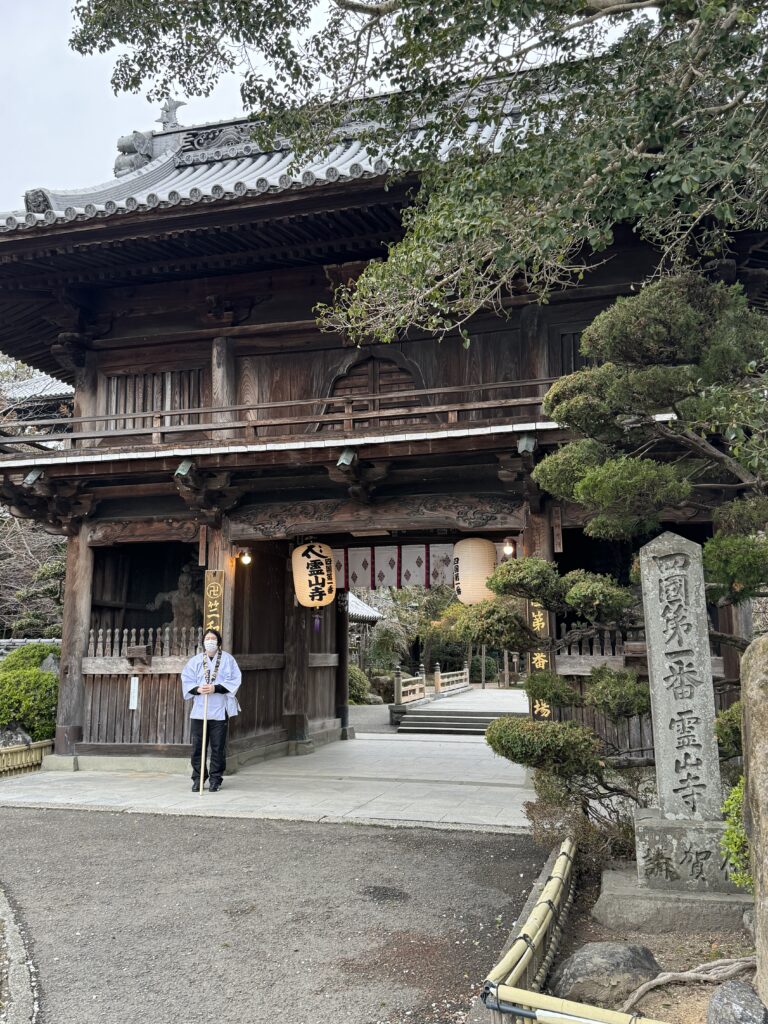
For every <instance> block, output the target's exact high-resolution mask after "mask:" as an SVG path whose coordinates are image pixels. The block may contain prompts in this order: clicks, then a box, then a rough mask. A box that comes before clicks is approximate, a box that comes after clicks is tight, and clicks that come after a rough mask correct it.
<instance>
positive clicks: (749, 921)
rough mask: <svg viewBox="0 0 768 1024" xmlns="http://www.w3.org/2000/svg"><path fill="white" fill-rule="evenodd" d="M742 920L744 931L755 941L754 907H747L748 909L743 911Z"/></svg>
mask: <svg viewBox="0 0 768 1024" xmlns="http://www.w3.org/2000/svg"><path fill="white" fill-rule="evenodd" d="M742 921H743V922H744V931H745V932H747V934H748V935H749V937H750V938H751V939H752V941H753V942H754V941H755V908H754V907H749V909H748V910H745V911H744V916H743V917H742Z"/></svg>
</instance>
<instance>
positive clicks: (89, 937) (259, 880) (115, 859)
mask: <svg viewBox="0 0 768 1024" xmlns="http://www.w3.org/2000/svg"><path fill="white" fill-rule="evenodd" d="M0 833H2V835H3V836H4V837H8V839H6V840H5V841H4V843H3V854H2V861H1V862H0V886H2V887H3V888H4V889H5V890H6V891H7V893H8V895H9V896H10V897H11V899H12V900H13V901H14V903H15V905H16V906H17V907H18V908H19V910H20V914H21V925H22V927H24V928H25V930H26V934H27V938H28V942H29V944H30V948H31V955H32V959H33V961H34V963H35V966H36V967H37V969H38V971H39V981H40V990H41V1006H42V1012H41V1016H40V1024H96V1022H98V1024H135V1022H137V1021H141V1022H142V1024H166V1022H168V1021H171V1020H177V1021H180V1022H182V1024H198V1022H200V1024H202V1022H206V1024H208V1022H210V1021H216V1022H217V1024H230V1022H231V1024H235V1022H236V1024H243V1022H247V1024H262V1022H264V1024H266V1022H270V1024H273V1022H276V1021H278V1020H280V1021H285V1022H286V1024H406V1022H418V1024H460V1022H463V1021H464V1020H465V1019H466V1011H467V1009H468V1007H469V1005H470V1002H471V999H472V996H473V992H475V991H476V990H477V986H478V985H479V984H480V983H481V982H482V981H483V979H484V977H485V974H486V973H487V971H488V970H489V968H490V967H491V966H492V965H493V963H494V962H495V959H496V957H497V954H498V952H499V950H500V949H501V947H502V946H503V944H504V941H505V939H506V936H507V934H508V932H509V930H510V929H511V928H512V925H513V923H514V921H515V919H516V917H517V914H518V913H519V911H520V909H521V907H522V905H523V902H524V900H525V896H526V894H527V893H528V891H529V890H530V887H531V884H532V882H533V881H534V880H535V878H536V876H537V874H538V872H539V870H540V868H541V865H542V863H543V859H544V858H543V855H542V854H541V852H540V851H538V850H537V849H536V848H535V847H534V846H533V844H532V842H531V840H530V838H528V837H527V836H522V835H515V836H503V835H497V834H483V833H476V832H456V831H452V832H445V831H438V830H427V829H385V828H371V827H368V826H347V825H330V824H314V823H304V822H269V821H259V820H242V819H237V820H233V819H217V818H182V817H157V816H152V815H141V814H136V815H134V814H119V813H118V814H112V813H105V812H81V811H51V810H49V811H45V810H31V809H10V808H6V809H0Z"/></svg>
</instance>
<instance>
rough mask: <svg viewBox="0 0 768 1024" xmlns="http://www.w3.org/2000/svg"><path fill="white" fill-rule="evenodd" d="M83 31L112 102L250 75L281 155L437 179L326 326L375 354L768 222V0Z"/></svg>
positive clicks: (286, 8) (457, 3)
mask: <svg viewBox="0 0 768 1024" xmlns="http://www.w3.org/2000/svg"><path fill="white" fill-rule="evenodd" d="M74 16H75V28H74V32H73V36H72V39H71V45H72V46H73V47H74V49H75V50H77V51H78V52H80V53H84V54H87V53H94V52H106V51H109V50H110V49H111V48H113V47H118V46H119V47H121V48H122V52H121V53H120V55H119V56H118V57H117V59H116V64H115V69H114V74H113V78H112V82H113V86H114V88H115V90H127V91H134V92H135V91H139V90H140V89H141V88H142V87H144V86H147V87H148V89H149V95H150V97H155V98H157V97H161V96H167V95H169V94H171V93H173V92H175V91H180V92H182V93H184V94H185V95H187V96H196V95H199V96H205V95H207V94H208V93H209V92H210V91H211V89H212V88H213V86H214V85H215V83H216V81H217V80H218V79H219V78H220V77H221V76H222V75H223V74H225V73H229V72H233V71H234V72H237V73H239V74H240V75H241V76H242V90H241V91H242V98H243V103H244V106H245V109H246V110H248V111H251V112H253V113H254V114H255V116H256V119H257V120H256V121H255V124H254V128H255V131H256V135H257V138H258V139H259V141H261V142H262V143H265V144H274V139H275V137H276V136H281V135H288V136H289V137H290V138H291V140H292V143H293V145H294V146H295V147H296V150H297V154H298V156H299V157H300V156H301V155H303V154H307V153H312V154H313V155H314V154H317V153H318V152H321V151H327V150H329V149H332V147H333V145H334V144H335V142H336V141H337V139H338V138H339V137H340V135H342V136H345V135H349V133H350V132H355V133H356V134H357V135H358V136H359V137H360V139H361V140H362V142H363V144H364V145H365V146H367V147H368V148H369V150H371V151H375V152H376V153H378V154H379V155H380V156H381V157H382V158H384V159H385V160H386V161H388V163H389V165H390V167H391V168H392V169H393V173H407V172H411V171H414V170H417V171H418V173H419V179H420V182H421V188H420V191H419V194H418V197H417V198H416V200H415V204H414V206H413V208H412V209H411V210H409V211H408V212H407V214H406V217H405V228H406V233H405V237H404V238H403V240H402V241H401V242H400V243H398V244H397V245H395V246H393V247H392V249H391V251H390V253H389V258H388V259H387V260H386V262H382V263H374V264H372V265H371V266H370V267H369V268H368V269H367V270H366V271H365V272H364V273H363V275H362V276H361V277H360V279H359V280H358V281H357V282H356V283H355V284H353V285H351V286H349V287H348V288H342V289H341V290H340V291H339V292H338V293H337V301H336V304H335V306H334V308H332V309H327V310H326V311H325V313H324V319H325V323H326V325H327V326H328V327H330V328H332V329H340V330H342V331H344V332H346V333H347V334H348V335H349V336H350V337H351V338H352V339H354V340H356V341H360V340H363V339H365V340H369V339H370V338H371V337H374V338H376V339H379V340H384V341H389V340H392V339H393V338H395V337H397V336H398V335H399V333H400V332H401V331H403V330H406V329H408V328H411V327H418V328H423V329H427V330H430V331H435V332H436V333H437V335H438V336H440V335H442V334H444V333H446V332H448V331H450V330H453V329H455V328H456V327H457V326H460V325H462V324H464V323H465V322H466V321H467V320H468V319H469V318H470V317H471V316H473V314H475V313H476V312H477V311H478V310H481V309H484V308H488V307H492V308H499V307H502V306H503V304H504V302H505V300H506V299H507V298H508V297H509V295H510V294H511V293H515V292H518V291H528V292H530V293H532V294H533V295H535V296H545V295H546V294H547V293H548V292H549V291H550V290H551V289H553V288H556V287H559V286H562V285H565V284H570V283H572V282H573V281H574V280H575V279H576V278H580V277H581V276H582V275H583V274H584V273H585V271H586V269H587V267H588V266H589V265H593V264H594V263H595V262H596V261H599V258H600V253H602V252H604V251H605V250H606V249H607V248H608V247H609V246H610V245H611V242H612V241H613V235H614V230H615V228H616V226H617V225H620V224H629V225H631V226H632V228H633V230H634V231H635V232H636V233H637V235H638V236H639V237H640V238H641V239H643V240H645V241H647V242H648V243H650V244H651V245H652V246H653V247H655V250H656V253H657V258H658V262H659V264H660V265H661V266H663V267H666V268H674V269H677V270H679V269H680V268H681V267H688V266H694V267H696V266H700V264H701V262H702V260H703V261H706V260H710V259H712V258H714V257H719V256H721V255H722V254H724V253H727V252H728V249H729V245H730V240H731V239H732V236H733V233H734V232H735V231H738V230H743V229H750V228H758V229H763V228H764V227H765V224H766V221H767V220H768V189H767V188H766V185H768V161H767V160H766V159H765V154H766V150H767V149H768V133H766V130H765V126H766V123H767V121H766V119H767V118H768V106H767V105H766V84H768V64H767V63H766V40H767V39H768V33H767V32H766V30H767V29H768V10H766V7H765V4H763V3H760V2H757V0H526V2H523V3H521V2H517V0H433V2H431V3H429V4H426V3H422V2H420V0H262V2H261V3H250V2H242V0H232V2H227V3H221V2H220V0H195V2H194V3H189V2H188V0H151V2H150V0H133V2H131V3H125V2H124V0H76V2H75V4H74ZM382 93H384V94H382ZM478 124H479V125H481V126H485V128H484V130H480V131H476V130H473V128H472V126H473V125H475V126H477V125H478ZM415 129H418V130H415Z"/></svg>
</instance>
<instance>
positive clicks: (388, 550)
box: [374, 544, 400, 590]
mask: <svg viewBox="0 0 768 1024" xmlns="http://www.w3.org/2000/svg"><path fill="white" fill-rule="evenodd" d="M374 554H375V557H376V589H377V590H379V589H381V588H383V587H396V586H397V560H398V558H399V555H400V549H399V547H398V546H397V545H396V544H395V545H393V546H392V547H376V548H375V549H374Z"/></svg>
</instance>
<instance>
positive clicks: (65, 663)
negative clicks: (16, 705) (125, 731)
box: [55, 527, 93, 755]
mask: <svg viewBox="0 0 768 1024" xmlns="http://www.w3.org/2000/svg"><path fill="white" fill-rule="evenodd" d="M92 585H93V549H92V548H90V547H89V546H88V531H87V528H85V527H84V528H82V529H81V530H80V532H79V533H78V534H77V535H76V536H74V537H70V538H69V540H68V541H67V574H66V579H65V583H64V615H63V621H62V626H61V668H60V671H59V708H58V712H57V716H56V738H55V751H56V753H57V754H64V755H72V754H74V753H75V744H76V743H78V742H79V741H80V740H81V739H82V738H83V703H84V701H83V697H84V685H83V671H82V670H83V655H84V654H85V650H86V646H87V644H88V631H89V629H90V625H91V588H92Z"/></svg>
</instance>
